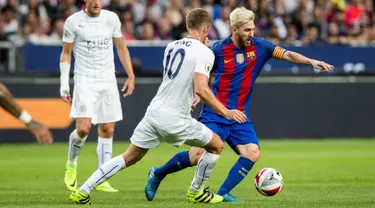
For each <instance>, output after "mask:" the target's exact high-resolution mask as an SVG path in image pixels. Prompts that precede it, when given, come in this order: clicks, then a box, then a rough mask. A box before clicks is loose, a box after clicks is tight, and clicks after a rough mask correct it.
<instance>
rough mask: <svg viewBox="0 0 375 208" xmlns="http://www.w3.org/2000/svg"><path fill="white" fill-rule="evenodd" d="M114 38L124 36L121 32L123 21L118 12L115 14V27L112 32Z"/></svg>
mask: <svg viewBox="0 0 375 208" xmlns="http://www.w3.org/2000/svg"><path fill="white" fill-rule="evenodd" d="M112 37H113V38H122V33H121V22H120V19H119V17H118V16H117V14H114V27H113V33H112Z"/></svg>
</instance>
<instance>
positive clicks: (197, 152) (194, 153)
mask: <svg viewBox="0 0 375 208" xmlns="http://www.w3.org/2000/svg"><path fill="white" fill-rule="evenodd" d="M204 151H205V150H204V149H202V148H191V149H190V151H189V158H190V164H191V165H192V166H195V165H197V164H198V161H199V159H200V158H201V157H202V155H203V153H204Z"/></svg>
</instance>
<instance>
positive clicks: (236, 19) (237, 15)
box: [229, 7, 255, 27]
mask: <svg viewBox="0 0 375 208" xmlns="http://www.w3.org/2000/svg"><path fill="white" fill-rule="evenodd" d="M254 19H255V14H254V12H253V11H251V10H248V9H246V8H245V7H237V8H236V9H234V10H233V11H232V12H231V13H230V15H229V20H230V26H232V27H233V26H234V27H241V26H242V25H244V24H247V23H249V22H251V21H254Z"/></svg>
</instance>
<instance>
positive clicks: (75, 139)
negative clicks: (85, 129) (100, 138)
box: [68, 129, 87, 166]
mask: <svg viewBox="0 0 375 208" xmlns="http://www.w3.org/2000/svg"><path fill="white" fill-rule="evenodd" d="M86 138H87V136H85V137H84V138H81V137H79V136H78V134H77V129H75V130H74V131H73V132H72V133H71V134H70V136H69V150H68V163H69V164H70V165H73V166H77V160H78V156H79V153H80V152H81V148H82V146H83V145H84V144H85V141H86Z"/></svg>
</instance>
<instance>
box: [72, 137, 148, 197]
mask: <svg viewBox="0 0 375 208" xmlns="http://www.w3.org/2000/svg"><path fill="white" fill-rule="evenodd" d="M147 151H148V149H145V148H141V147H137V146H135V145H134V144H130V146H129V147H128V149H127V150H126V151H125V152H124V153H123V154H122V155H119V156H117V157H114V158H112V159H111V160H109V161H107V162H105V163H104V164H103V165H102V166H100V168H99V169H97V170H96V171H95V172H94V173H93V174H92V175H91V176H90V177H89V178H88V179H87V181H86V182H85V183H84V184H83V185H82V186H81V187H80V188H79V189H77V190H76V191H74V192H73V193H72V194H71V195H70V196H69V199H70V200H71V201H72V202H74V203H78V204H89V203H91V201H90V193H91V191H92V190H94V189H95V188H96V187H98V186H99V185H100V184H102V183H103V182H105V181H107V180H108V179H109V178H111V177H112V176H113V175H115V174H116V173H117V172H119V171H120V170H123V169H125V168H128V167H130V166H132V165H134V164H135V163H136V162H138V161H139V160H141V159H142V157H143V156H144V155H145V154H146V153H147Z"/></svg>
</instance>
